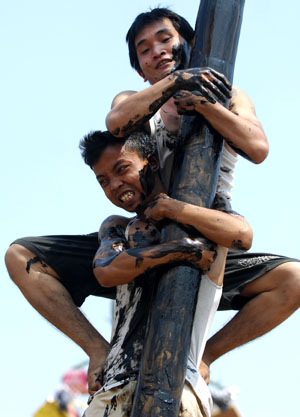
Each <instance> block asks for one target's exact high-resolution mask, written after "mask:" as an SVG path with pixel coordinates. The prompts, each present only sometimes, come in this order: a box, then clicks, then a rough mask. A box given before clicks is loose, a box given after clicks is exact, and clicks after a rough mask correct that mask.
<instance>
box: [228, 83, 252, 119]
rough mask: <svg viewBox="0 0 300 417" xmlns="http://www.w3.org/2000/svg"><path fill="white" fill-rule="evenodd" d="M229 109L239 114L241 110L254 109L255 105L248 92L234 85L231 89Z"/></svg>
mask: <svg viewBox="0 0 300 417" xmlns="http://www.w3.org/2000/svg"><path fill="white" fill-rule="evenodd" d="M229 110H231V111H232V112H233V113H236V114H239V110H243V111H244V110H246V111H247V110H249V111H251V112H252V111H253V110H254V105H253V103H252V101H251V100H250V97H249V96H248V94H247V93H246V92H245V91H244V90H242V89H241V88H239V87H236V86H233V87H232V90H231V99H230V102H229Z"/></svg>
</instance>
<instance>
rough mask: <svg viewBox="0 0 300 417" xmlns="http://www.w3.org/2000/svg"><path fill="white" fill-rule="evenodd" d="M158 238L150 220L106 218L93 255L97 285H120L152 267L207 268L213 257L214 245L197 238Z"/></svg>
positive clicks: (157, 231)
mask: <svg viewBox="0 0 300 417" xmlns="http://www.w3.org/2000/svg"><path fill="white" fill-rule="evenodd" d="M127 226H129V229H128V230H127V234H128V238H126V234H125V233H126V229H127ZM159 237H160V232H159V230H158V229H157V228H156V227H155V226H154V225H152V224H151V223H150V221H147V220H146V221H145V220H143V221H142V220H141V219H139V218H136V219H132V220H131V221H130V219H126V218H125V217H121V216H111V217H109V218H108V219H107V220H106V221H105V222H104V223H103V224H102V226H101V228H100V232H99V239H100V241H101V245H100V248H99V249H98V251H97V253H96V255H95V258H94V271H95V275H96V278H97V279H98V281H99V282H100V284H101V285H104V286H116V285H123V284H126V283H128V282H131V281H133V280H134V279H135V278H137V277H138V276H140V275H142V274H144V273H146V272H148V271H150V270H152V269H153V268H156V267H158V266H162V265H169V264H174V265H175V264H184V265H190V266H193V267H196V268H198V269H200V270H202V271H207V270H208V269H209V267H210V265H211V264H212V263H213V261H214V259H215V255H216V251H215V245H214V244H212V243H206V242H205V241H203V239H202V240H201V238H199V237H184V238H182V239H178V240H174V241H171V242H165V243H159Z"/></svg>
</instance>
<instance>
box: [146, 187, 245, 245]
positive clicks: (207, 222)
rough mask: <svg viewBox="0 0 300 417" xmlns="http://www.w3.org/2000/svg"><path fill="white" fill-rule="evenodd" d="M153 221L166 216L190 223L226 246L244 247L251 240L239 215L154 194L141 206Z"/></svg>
mask: <svg viewBox="0 0 300 417" xmlns="http://www.w3.org/2000/svg"><path fill="white" fill-rule="evenodd" d="M144 214H145V216H146V218H147V219H149V220H152V221H154V222H158V221H161V220H163V219H166V218H167V219H169V220H172V221H175V222H177V223H181V224H183V225H184V226H186V227H191V226H192V227H193V228H194V229H196V230H197V231H198V232H200V233H201V234H202V235H203V236H205V237H206V238H207V239H209V240H211V241H212V242H215V243H218V244H219V245H222V246H224V247H226V248H232V249H245V250H248V249H250V247H251V244H252V236H253V234H252V229H251V227H250V226H249V224H248V222H247V220H246V219H244V218H243V217H242V216H238V215H233V214H229V213H226V212H223V211H219V210H214V209H208V208H205V207H198V206H194V205H193V204H188V203H184V202H182V201H179V200H176V199H173V198H170V197H168V196H167V195H166V194H160V195H158V196H157V197H156V198H155V199H154V200H153V202H152V203H151V204H150V205H149V207H148V208H147V209H146V210H145V213H144Z"/></svg>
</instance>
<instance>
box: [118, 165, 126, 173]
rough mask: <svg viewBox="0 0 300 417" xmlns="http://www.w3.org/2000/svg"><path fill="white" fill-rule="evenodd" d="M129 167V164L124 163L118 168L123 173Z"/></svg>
mask: <svg viewBox="0 0 300 417" xmlns="http://www.w3.org/2000/svg"><path fill="white" fill-rule="evenodd" d="M127 167H128V165H122V166H120V167H119V168H118V171H117V172H118V174H122V172H124V170H125V169H126V168H127Z"/></svg>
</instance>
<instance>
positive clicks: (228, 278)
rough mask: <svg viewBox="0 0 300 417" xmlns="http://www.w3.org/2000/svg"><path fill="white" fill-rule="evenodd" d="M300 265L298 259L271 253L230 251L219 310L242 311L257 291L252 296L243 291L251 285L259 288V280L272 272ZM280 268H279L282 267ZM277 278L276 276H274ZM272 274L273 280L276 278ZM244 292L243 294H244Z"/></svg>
mask: <svg viewBox="0 0 300 417" xmlns="http://www.w3.org/2000/svg"><path fill="white" fill-rule="evenodd" d="M290 263H291V264H295V263H296V264H299V261H298V259H295V258H289V257H286V256H281V255H274V254H269V253H252V252H242V251H232V250H229V252H228V255H227V260H226V267H225V274H224V283H223V294H222V298H221V302H220V305H219V308H218V310H240V309H241V308H242V307H243V306H244V305H245V304H246V303H247V302H248V300H249V299H250V298H251V296H254V295H256V294H257V293H259V292H257V289H256V290H255V291H256V292H255V291H254V288H253V289H252V294H250V293H249V295H248V294H247V295H246V294H245V293H244V292H243V291H244V289H245V288H246V286H247V287H248V288H251V287H249V286H250V283H253V285H255V286H257V284H254V283H255V282H256V283H257V282H258V281H259V279H261V278H263V277H264V276H267V277H268V279H270V278H271V275H267V274H268V273H270V272H271V271H274V272H275V270H277V271H280V269H281V268H284V265H288V264H290ZM281 265H282V267H281V268H279V266H281ZM274 276H275V275H274ZM274 276H273V274H272V278H273V277H274ZM242 292H243V294H242ZM260 292H261V291H260Z"/></svg>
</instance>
